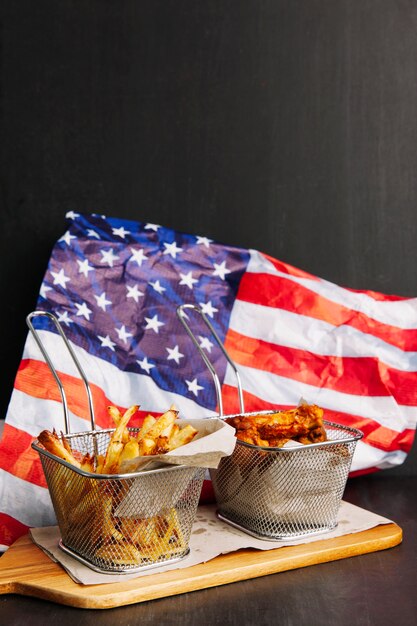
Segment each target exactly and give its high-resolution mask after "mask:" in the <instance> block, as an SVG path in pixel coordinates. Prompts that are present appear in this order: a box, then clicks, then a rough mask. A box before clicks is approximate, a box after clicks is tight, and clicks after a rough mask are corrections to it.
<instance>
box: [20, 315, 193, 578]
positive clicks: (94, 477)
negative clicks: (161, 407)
mask: <svg viewBox="0 0 417 626" xmlns="http://www.w3.org/2000/svg"><path fill="white" fill-rule="evenodd" d="M38 315H45V316H47V317H48V318H49V319H50V320H51V321H52V322H53V323H54V324H55V326H56V328H57V330H58V332H59V334H60V335H61V337H62V339H63V341H64V343H65V345H66V347H67V348H68V350H69V351H70V354H71V356H72V358H73V360H74V363H75V365H76V367H77V369H78V371H79V373H80V375H81V378H82V379H83V381H84V384H85V387H86V390H87V395H88V398H89V406H90V417H91V424H92V430H90V431H86V432H81V433H73V434H71V433H70V427H69V415H68V405H67V401H66V397H65V390H64V388H63V386H62V383H61V381H60V379H59V376H58V374H57V372H56V370H55V368H54V366H53V364H52V362H51V360H50V358H49V356H48V354H47V353H46V350H45V348H44V346H43V344H42V341H41V339H40V337H39V335H38V333H37V331H36V330H35V328H34V327H33V324H32V318H33V317H35V316H38ZM27 323H28V326H29V328H30V330H31V332H32V334H33V335H34V337H35V340H36V342H37V344H38V346H39V348H40V349H41V351H42V353H43V355H44V357H45V359H46V361H47V363H48V365H49V367H50V369H51V371H52V372H53V374H54V377H55V379H56V381H57V383H58V386H59V388H60V392H61V397H62V403H63V408H64V416H65V430H66V433H67V435H66V437H65V438H66V440H67V441H68V442H69V443H70V445H71V448H72V450H73V451H74V452H75V451H77V452H79V453H80V454H81V455H84V454H86V453H89V454H93V453H94V454H95V455H97V454H98V455H100V454H102V455H104V454H105V452H106V450H107V446H108V443H109V441H110V438H111V435H112V433H113V432H114V429H107V430H96V429H95V422H94V409H93V404H92V402H91V394H90V390H89V385H88V381H87V379H86V377H85V374H84V372H83V370H82V368H81V366H80V364H79V362H78V360H77V358H76V356H75V354H74V352H73V350H72V348H71V345H70V344H69V342H68V340H67V339H66V337H65V334H64V333H63V331H62V328H61V326H60V325H59V322H58V321H57V319H56V318H55V317H54V316H53V315H52V314H50V313H44V312H41V311H35V312H34V313H31V314H30V315H29V316H28V318H27ZM129 430H130V431H131V432H137V431H138V429H133V428H132V429H129ZM68 433H70V434H68ZM32 447H33V448H34V449H35V450H36V451H37V452H38V453H39V455H40V459H41V463H42V467H43V471H44V474H45V477H46V481H47V485H48V489H49V493H50V496H51V500H52V504H53V507H54V511H55V515H56V518H57V521H58V526H59V529H60V533H61V541H60V544H59V545H60V548H61V549H62V550H63V551H65V552H67V553H69V554H70V555H71V556H73V557H74V558H76V559H77V560H79V561H81V562H82V563H84V564H85V565H87V566H88V567H90V568H91V569H93V570H95V571H99V572H101V573H108V574H111V573H120V574H123V573H125V574H129V573H133V572H137V571H142V570H143V569H145V568H146V569H149V568H153V567H158V566H161V565H166V564H168V563H173V562H175V561H178V560H180V559H182V558H184V557H185V556H187V554H188V553H189V540H190V535H191V529H192V525H193V523H194V520H195V516H196V512H197V506H198V501H199V498H200V493H201V488H202V485H203V480H204V474H205V469H204V468H196V467H186V466H184V465H181V466H169V467H166V468H165V467H164V468H160V469H153V470H148V471H142V472H135V473H131V474H93V473H90V472H85V471H83V470H81V469H78V468H77V467H75V466H73V465H71V464H69V463H67V462H66V461H64V460H62V459H59V458H57V457H56V456H54V455H52V454H51V453H49V452H48V451H47V450H45V448H44V447H43V446H42V445H41V444H40V443H39V441H38V440H36V441H34V442H33V444H32Z"/></svg>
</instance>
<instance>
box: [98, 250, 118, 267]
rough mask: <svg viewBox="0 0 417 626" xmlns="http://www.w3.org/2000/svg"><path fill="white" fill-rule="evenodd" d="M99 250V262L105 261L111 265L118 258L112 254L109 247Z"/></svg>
mask: <svg viewBox="0 0 417 626" xmlns="http://www.w3.org/2000/svg"><path fill="white" fill-rule="evenodd" d="M100 252H101V254H102V256H103V258H102V259H101V261H100V263H107V265H109V266H110V267H113V263H114V261H116V259H118V258H119V257H118V256H117V254H114V252H113V249H112V248H109V250H100Z"/></svg>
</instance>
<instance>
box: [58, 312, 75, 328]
mask: <svg viewBox="0 0 417 626" xmlns="http://www.w3.org/2000/svg"><path fill="white" fill-rule="evenodd" d="M58 322H59V323H60V324H66V325H67V326H69V325H70V324H72V319H71V318H69V317H68V311H64V312H63V313H58Z"/></svg>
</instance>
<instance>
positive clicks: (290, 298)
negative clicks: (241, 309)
mask: <svg viewBox="0 0 417 626" xmlns="http://www.w3.org/2000/svg"><path fill="white" fill-rule="evenodd" d="M237 299H238V300H242V301H244V302H250V303H251V304H258V305H262V306H267V307H270V308H272V309H274V308H275V309H282V310H284V311H289V312H290V313H296V314H298V315H305V316H308V317H312V318H314V319H317V320H321V321H323V322H327V323H328V324H332V325H333V326H341V325H346V326H351V327H352V328H356V330H359V331H361V332H363V333H367V334H370V335H373V336H374V337H378V338H379V339H382V340H383V341H386V342H387V343H390V344H392V345H393V346H397V347H399V348H401V349H402V350H407V351H414V350H417V333H416V331H415V329H411V330H409V329H408V330H407V329H401V328H398V327H396V326H390V325H389V324H384V323H382V322H378V321H376V320H375V319H373V318H371V317H368V316H367V315H365V314H364V313H362V312H359V311H353V310H352V309H350V308H348V307H346V306H343V305H341V304H337V303H335V302H332V300H329V299H327V298H324V297H323V296H320V295H319V294H317V293H315V292H314V291H312V290H311V289H307V288H306V287H304V286H303V285H299V284H298V283H295V282H293V281H291V280H288V279H287V278H283V277H281V276H273V275H271V274H257V273H252V272H247V273H246V274H244V275H243V277H242V280H241V281H240V285H239V291H238V294H237Z"/></svg>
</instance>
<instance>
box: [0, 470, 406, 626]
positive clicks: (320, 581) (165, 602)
mask: <svg viewBox="0 0 417 626" xmlns="http://www.w3.org/2000/svg"><path fill="white" fill-rule="evenodd" d="M344 499H345V500H347V501H349V502H352V503H353V504H356V505H358V506H361V507H363V508H366V509H368V510H370V511H374V512H375V513H379V514H381V515H384V516H386V517H388V518H390V519H392V520H393V521H395V522H396V523H397V524H399V526H401V528H402V529H403V532H404V540H403V543H402V544H401V545H399V546H396V547H394V548H391V549H389V550H384V551H381V552H376V553H372V554H367V555H363V556H357V557H353V558H349V559H343V560H341V561H335V562H332V563H325V564H322V565H314V566H311V567H306V568H303V569H298V570H293V571H289V572H282V573H279V574H273V575H269V576H264V577H261V578H255V579H252V580H248V581H244V582H238V583H233V584H229V585H224V586H220V587H215V588H212V589H207V590H202V591H194V592H192V593H185V594H182V595H179V596H174V597H172V598H164V599H161V600H154V601H150V602H145V603H141V604H136V605H131V606H126V607H121V608H117V609H104V610H86V609H74V608H70V607H65V606H61V605H58V604H54V603H51V602H46V601H44V600H36V599H32V598H28V597H23V596H17V595H8V596H2V597H0V623H1V624H7V625H8V626H11V625H13V626H15V625H16V626H17V625H20V624H21V625H22V626H29V625H36V626H37V625H39V626H41V625H42V626H43V625H44V624H52V623H53V624H59V626H66V625H68V626H69V625H71V626H84V625H88V626H89V625H90V624H91V625H96V624H97V623H99V624H100V626H101V625H103V626H105V625H107V624H108V625H112V626H117V625H118V624H123V625H128V624H141V625H145V624H158V626H163V625H165V624H180V625H181V626H182V625H184V626H185V625H193V626H194V625H198V626H204V625H205V624H210V625H211V624H222V625H223V624H227V625H229V624H237V625H239V626H242V625H243V624H256V625H259V626H260V625H262V624H280V625H281V624H282V625H285V624H289V625H297V626H298V625H300V624H301V625H304V624H306V625H308V626H315V625H317V626H319V625H320V626H322V625H325V624H331V625H337V626H343V625H345V624H346V625H349V626H352V625H354V626H360V625H375V626H381V625H382V626H383V625H384V624H390V625H393V626H407V625H408V624H410V625H411V624H413V625H414V624H417V477H407V476H391V475H387V474H384V473H381V474H376V475H372V476H365V477H362V478H355V479H351V480H349V481H348V485H347V488H346V492H345V496H344Z"/></svg>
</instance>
